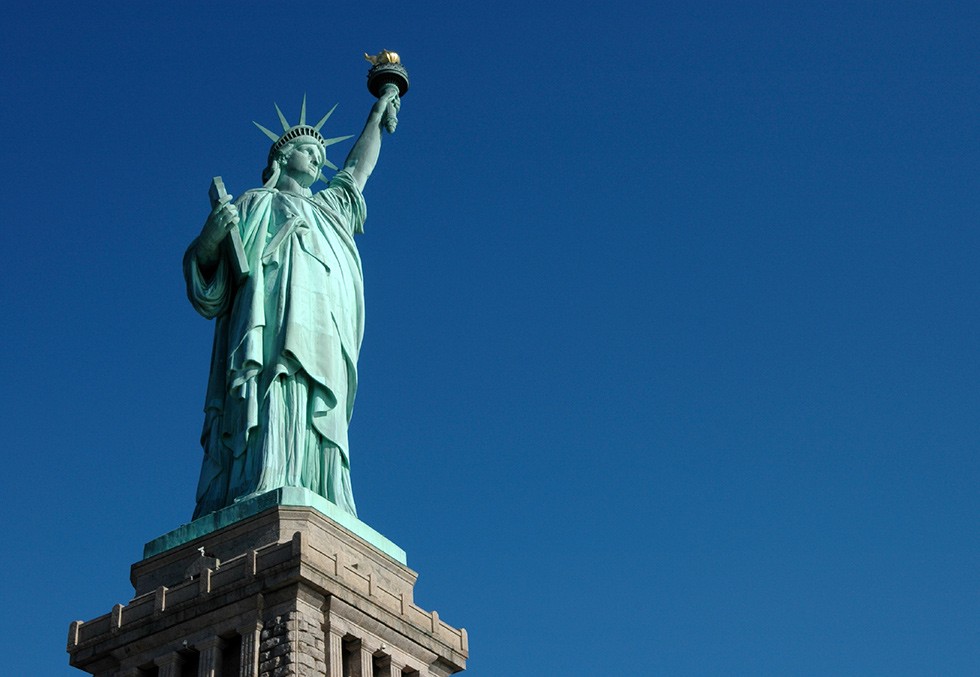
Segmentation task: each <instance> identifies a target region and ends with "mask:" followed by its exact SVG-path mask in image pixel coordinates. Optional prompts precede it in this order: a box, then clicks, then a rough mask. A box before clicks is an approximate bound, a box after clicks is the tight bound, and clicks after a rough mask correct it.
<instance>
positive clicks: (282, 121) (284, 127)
mask: <svg viewBox="0 0 980 677" xmlns="http://www.w3.org/2000/svg"><path fill="white" fill-rule="evenodd" d="M272 105H273V106H275V107H276V115H278V116H279V124H281V125H282V131H284V132H285V131H288V130H289V122H287V121H286V116H285V115H283V114H282V111H281V110H279V104H278V103H274V104H272Z"/></svg>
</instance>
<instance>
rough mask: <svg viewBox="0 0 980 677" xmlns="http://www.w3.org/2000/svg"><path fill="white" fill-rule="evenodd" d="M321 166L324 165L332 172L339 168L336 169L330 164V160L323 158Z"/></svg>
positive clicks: (335, 166)
mask: <svg viewBox="0 0 980 677" xmlns="http://www.w3.org/2000/svg"><path fill="white" fill-rule="evenodd" d="M323 164H325V165H326V166H327V167H330V169H332V170H334V171H337V169H339V168H338V167H337V165H335V164H334V163H332V162H331V161H330V160H328V159H327V158H323ZM320 171H323V170H322V169H321V170H320Z"/></svg>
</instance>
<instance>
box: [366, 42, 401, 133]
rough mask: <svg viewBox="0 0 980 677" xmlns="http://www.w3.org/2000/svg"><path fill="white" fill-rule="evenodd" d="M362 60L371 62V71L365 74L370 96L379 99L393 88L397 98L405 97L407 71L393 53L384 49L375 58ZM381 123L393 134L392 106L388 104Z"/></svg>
mask: <svg viewBox="0 0 980 677" xmlns="http://www.w3.org/2000/svg"><path fill="white" fill-rule="evenodd" d="M364 58H365V59H367V60H368V61H370V62H371V70H369V71H368V74H367V86H368V91H369V92H371V94H373V95H374V96H376V97H381V95H382V94H384V93H385V91H386V90H387V89H388V88H389V87H394V88H395V89H396V90H397V91H398V96H405V92H407V91H408V71H407V70H405V67H404V66H402V62H401V59H400V58H399V57H398V55H397V54H396V53H395V52H389V51H388V50H387V49H384V50H382V51H380V52H378V53H377V54H376V55H375V56H370V55H369V54H365V55H364ZM382 123H383V124H384V126H385V129H387V130H388V133H389V134H392V133H394V131H395V127H397V126H398V114H397V113H396V112H395V107H394V106H393V105H391V104H388V108H387V110H385V112H384V117H383V118H382Z"/></svg>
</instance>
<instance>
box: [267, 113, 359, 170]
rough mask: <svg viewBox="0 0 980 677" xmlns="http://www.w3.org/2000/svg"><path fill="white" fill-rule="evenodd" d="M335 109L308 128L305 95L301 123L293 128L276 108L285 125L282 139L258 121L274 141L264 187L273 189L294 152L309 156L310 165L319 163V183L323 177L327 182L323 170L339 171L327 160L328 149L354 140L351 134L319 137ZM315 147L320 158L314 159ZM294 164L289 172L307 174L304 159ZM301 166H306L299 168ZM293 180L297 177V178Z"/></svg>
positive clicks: (300, 117) (317, 156)
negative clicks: (325, 137) (342, 142)
mask: <svg viewBox="0 0 980 677" xmlns="http://www.w3.org/2000/svg"><path fill="white" fill-rule="evenodd" d="M335 108H336V106H334V107H333V108H331V109H330V111H329V112H328V113H327V114H326V115H324V116H323V117H322V118H320V121H319V122H318V123H316V124H315V125H312V126H311V125H308V124H306V96H305V95H304V96H303V107H302V108H301V109H300V113H299V123H298V124H296V125H293V126H292V127H290V126H289V123H288V122H287V121H286V116H285V115H283V114H282V111H281V110H279V106H278V105H277V106H276V113H277V114H278V115H279V122H280V123H282V128H283V133H282V136H277V135H276V133H275V132H273V131H271V130H269V129H266V128H265V127H263V126H262V125H260V124H259V123H258V122H255V123H253V124H254V125H255V126H256V127H258V128H259V130H260V131H261V132H262V133H263V134H265V135H266V136H267V137H269V138H270V139H272V148H270V149H269V160H268V162H267V163H266V166H265V170H263V172H262V183H263V185H265V186H266V187H269V188H272V187H274V186H275V185H276V182H277V181H278V179H279V177H280V176H281V175H282V173H283V172H285V171H286V169H287V167H288V166H289V163H290V159H291V158H293V156H294V155H295V153H296V152H298V151H300V150H301V151H302V152H303V153H304V154H305V155H306V156H307V158H308V161H309V162H314V163H315V164H316V169H317V171H316V174H315V175H314V177H313V181H316V179H317V178H321V179H323V180H324V181H326V180H327V179H326V177H324V176H323V175H322V174H321V173H320V168H321V167H329V168H330V169H337V165H335V164H333V163H332V162H330V160H328V159H327V155H326V150H327V146H330V145H333V144H335V143H339V142H340V141H345V140H347V139H349V138H351V137H350V136H349V135H348V136H338V137H335V138H333V139H324V138H323V136H321V135H320V128H321V127H322V126H323V123H324V122H326V121H327V118H329V117H330V114H331V113H333V111H334V109H335ZM313 148H315V149H316V150H317V151H318V155H315V156H314V153H313ZM293 163H294V164H295V165H296V166H295V167H293V168H291V169H290V171H293V170H295V171H296V172H298V175H305V173H306V170H307V167H306V166H305V165H304V162H303V161H302V159H301V158H298V157H297V158H296V159H295V160H294V161H293ZM300 165H304V166H303V167H300ZM293 178H297V177H295V176H294V177H293ZM297 180H298V179H297ZM313 181H310V183H309V184H306V183H304V182H303V181H301V182H300V183H302V184H303V187H304V188H308V187H309V186H310V184H312V183H313Z"/></svg>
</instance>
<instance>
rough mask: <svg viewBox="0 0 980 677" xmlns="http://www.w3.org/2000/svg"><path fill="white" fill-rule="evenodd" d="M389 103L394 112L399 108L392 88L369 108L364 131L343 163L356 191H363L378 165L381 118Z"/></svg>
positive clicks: (396, 96) (399, 101)
mask: <svg viewBox="0 0 980 677" xmlns="http://www.w3.org/2000/svg"><path fill="white" fill-rule="evenodd" d="M389 103H391V104H392V105H393V106H394V107H395V111H397V110H398V109H399V108H400V107H401V99H400V98H399V96H398V91H397V89H396V88H394V87H389V88H387V89H386V90H385V91H384V93H383V94H382V95H381V96H380V97H378V100H377V101H376V102H375V104H374V105H373V106H372V107H371V112H370V113H369V114H368V119H367V122H366V123H365V124H364V131H363V132H361V135H360V136H359V137H358V139H357V141H356V142H355V143H354V147H353V148H351V151H350V154H348V155H347V160H346V161H345V162H344V171H347V172H350V175H351V176H352V177H353V178H354V183H356V184H357V188H358V190H364V184H366V183H367V180H368V177H369V176H371V172H373V171H374V166H375V165H376V164H377V163H378V154H379V153H380V152H381V129H382V128H383V126H384V125H383V122H382V118H383V117H384V112H385V110H386V109H387V108H388V104H389Z"/></svg>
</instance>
